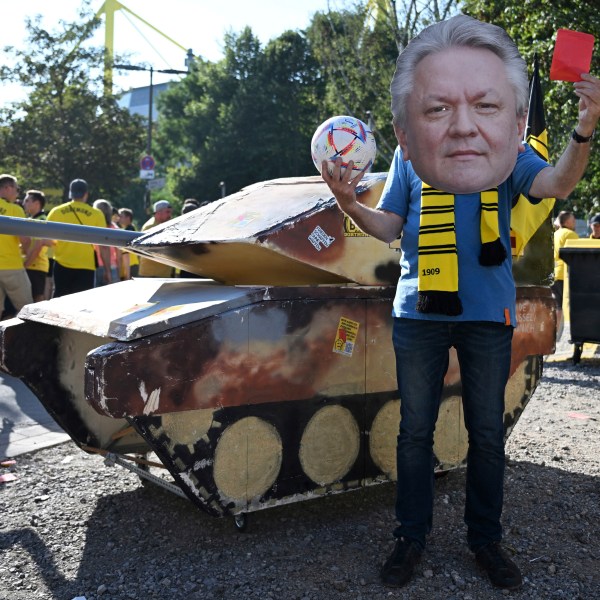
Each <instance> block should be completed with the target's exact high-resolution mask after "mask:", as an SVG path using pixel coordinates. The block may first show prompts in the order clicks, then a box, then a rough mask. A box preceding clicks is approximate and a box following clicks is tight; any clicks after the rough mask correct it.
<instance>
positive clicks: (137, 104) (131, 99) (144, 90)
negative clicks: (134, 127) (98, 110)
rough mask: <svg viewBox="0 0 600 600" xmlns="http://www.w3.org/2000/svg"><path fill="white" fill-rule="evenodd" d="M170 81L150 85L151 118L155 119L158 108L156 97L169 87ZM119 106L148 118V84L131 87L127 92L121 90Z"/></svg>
mask: <svg viewBox="0 0 600 600" xmlns="http://www.w3.org/2000/svg"><path fill="white" fill-rule="evenodd" d="M170 85H171V83H170V82H168V81H167V82H165V83H155V84H153V85H152V120H153V121H157V119H158V109H157V107H156V105H157V102H156V101H157V99H158V97H159V96H160V95H161V94H162V93H163V92H164V91H165V90H167V89H168V88H169V86H170ZM118 103H119V106H120V107H121V108H126V109H128V110H129V112H130V113H131V114H132V115H140V116H142V117H144V118H145V119H148V108H149V106H148V105H149V103H150V86H149V85H146V86H144V87H139V88H132V89H130V90H129V91H127V92H123V94H122V95H121V97H120V98H119V101H118Z"/></svg>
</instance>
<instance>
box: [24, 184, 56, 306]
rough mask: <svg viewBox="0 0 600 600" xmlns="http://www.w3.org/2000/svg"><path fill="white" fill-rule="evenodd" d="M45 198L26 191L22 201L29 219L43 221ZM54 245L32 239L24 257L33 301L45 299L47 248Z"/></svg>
mask: <svg viewBox="0 0 600 600" xmlns="http://www.w3.org/2000/svg"><path fill="white" fill-rule="evenodd" d="M45 206H46V196H45V195H44V192H41V191H40V190H28V191H27V192H26V194H25V199H24V200H23V208H24V209H25V213H26V214H27V216H28V217H29V218H30V219H35V220H36V221H45V220H46V217H47V216H48V215H47V214H46V211H45V210H44V207H45ZM52 245H54V242H53V241H52V240H45V239H38V238H36V239H32V240H31V244H30V245H29V249H28V250H27V253H26V255H25V270H26V271H27V275H28V277H29V281H31V292H32V294H33V301H34V302H40V301H41V300H44V299H45V291H46V278H47V277H48V271H49V268H50V260H49V258H48V247H49V246H52Z"/></svg>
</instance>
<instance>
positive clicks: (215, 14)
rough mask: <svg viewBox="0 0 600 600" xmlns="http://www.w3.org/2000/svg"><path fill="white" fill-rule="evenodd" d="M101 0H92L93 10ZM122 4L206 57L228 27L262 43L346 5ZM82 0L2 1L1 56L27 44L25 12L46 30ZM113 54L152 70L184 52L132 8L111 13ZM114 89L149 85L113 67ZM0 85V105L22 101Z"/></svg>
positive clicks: (215, 53) (179, 64)
mask: <svg viewBox="0 0 600 600" xmlns="http://www.w3.org/2000/svg"><path fill="white" fill-rule="evenodd" d="M103 4H104V0H91V1H90V2H89V5H90V7H91V10H92V11H93V12H94V13H95V12H97V11H98V10H99V9H100V8H101V7H102V5H103ZM121 4H122V5H124V6H126V7H127V8H128V9H129V10H130V11H132V12H133V13H135V14H136V15H138V16H139V17H141V18H142V19H144V20H145V21H148V22H149V23H151V24H152V25H153V26H154V27H156V28H157V29H159V30H160V31H162V32H163V33H164V34H166V35H167V36H168V37H170V38H172V39H173V40H175V41H176V42H177V43H178V44H180V45H181V46H184V47H185V48H191V49H192V50H193V52H194V54H195V55H199V56H202V57H203V58H204V59H207V60H210V61H216V60H219V59H220V58H221V57H222V47H223V37H224V35H225V33H226V32H228V31H233V32H239V31H241V30H242V29H243V28H244V27H245V26H246V25H248V26H250V27H251V29H252V31H253V33H254V34H255V35H256V36H258V38H259V39H260V40H261V42H262V43H263V45H264V44H265V43H267V42H268V41H269V40H270V39H273V38H276V37H278V36H279V35H280V34H281V33H283V32H284V31H285V30H287V29H304V28H305V27H306V26H307V25H308V24H309V23H310V20H311V17H312V15H313V14H314V13H315V12H317V11H326V10H327V8H328V6H331V8H332V9H335V8H336V7H338V8H339V7H340V6H342V5H343V4H344V2H343V1H342V0H167V1H165V0H122V1H121ZM83 5H84V0H20V1H18V0H0V9H1V10H0V14H1V15H2V23H3V27H2V34H1V35H0V48H2V51H1V52H0V60H2V62H3V63H4V64H11V61H10V60H9V58H8V57H7V54H6V53H5V52H4V51H3V49H4V47H5V46H14V47H16V48H19V49H26V44H27V30H26V27H25V20H26V18H27V17H35V16H36V15H41V16H42V25H43V27H45V28H46V29H48V30H49V31H54V30H60V28H61V26H60V21H61V20H62V21H66V22H73V21H76V20H77V18H78V14H79V9H80V8H81V7H82V6H83ZM103 43H104V26H103V25H102V26H101V27H100V29H99V30H98V32H97V34H96V36H95V37H94V38H93V44H94V45H98V46H101V45H103ZM115 53H116V54H119V53H122V54H123V53H127V54H129V59H128V62H129V64H137V65H145V66H150V65H151V66H152V67H153V68H154V69H178V70H185V68H186V67H185V52H183V51H182V50H181V49H180V48H178V47H177V46H176V45H174V44H172V43H171V42H169V41H168V40H166V39H165V38H163V37H162V36H161V35H160V34H158V33H156V32H155V31H153V30H152V29H151V28H149V27H148V26H147V25H145V24H144V23H142V22H140V21H138V20H137V19H136V18H135V17H133V16H132V15H131V14H130V13H128V12H125V11H118V12H117V13H116V14H115ZM172 78H173V75H171V76H166V75H160V74H158V73H157V74H155V76H154V82H155V83H160V82H161V81H166V80H168V79H172ZM113 81H114V84H115V91H116V90H118V89H129V88H131V87H140V86H145V85H148V84H149V74H148V73H145V72H141V73H140V72H132V71H124V72H120V73H119V72H116V71H115V73H114V75H113ZM0 85H1V86H2V90H1V95H0V105H6V104H7V103H9V102H12V101H15V100H22V99H23V98H24V96H25V92H24V90H22V89H20V88H19V86H17V85H14V84H7V83H5V82H2V83H0Z"/></svg>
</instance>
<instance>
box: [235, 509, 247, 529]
mask: <svg viewBox="0 0 600 600" xmlns="http://www.w3.org/2000/svg"><path fill="white" fill-rule="evenodd" d="M233 524H234V525H235V528H236V529H237V530H238V531H239V532H240V533H243V532H244V531H246V528H247V527H248V514H247V513H239V514H238V515H233Z"/></svg>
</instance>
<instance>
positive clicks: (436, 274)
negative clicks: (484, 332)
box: [416, 183, 506, 316]
mask: <svg viewBox="0 0 600 600" xmlns="http://www.w3.org/2000/svg"><path fill="white" fill-rule="evenodd" d="M480 202H481V225H480V228H481V253H480V255H479V263H480V264H481V265H484V266H497V265H500V264H502V262H503V261H504V260H505V259H506V249H505V248H504V246H503V244H502V242H501V241H500V233H499V228H498V188H493V189H490V190H486V191H483V192H481V194H480ZM418 268H419V279H418V283H419V288H418V289H419V297H418V300H417V307H416V308H417V311H419V312H424V313H439V314H442V315H449V316H456V315H460V314H462V304H461V302H460V298H459V297H458V251H457V248H456V228H455V226H454V194H449V193H447V192H442V191H440V190H436V189H435V188H432V187H431V186H429V185H427V184H426V183H423V186H422V190H421V216H420V222H419V258H418Z"/></svg>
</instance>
